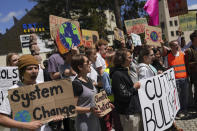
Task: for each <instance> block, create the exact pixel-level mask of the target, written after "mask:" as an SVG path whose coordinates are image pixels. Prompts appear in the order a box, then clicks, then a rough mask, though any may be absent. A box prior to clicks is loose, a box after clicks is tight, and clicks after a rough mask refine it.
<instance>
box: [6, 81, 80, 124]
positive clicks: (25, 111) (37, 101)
mask: <svg viewBox="0 0 197 131" xmlns="http://www.w3.org/2000/svg"><path fill="white" fill-rule="evenodd" d="M8 94H9V101H10V105H11V109H12V112H13V119H15V120H17V121H22V122H30V121H34V120H40V121H42V122H43V123H47V122H49V121H51V118H52V117H53V116H55V115H63V116H65V117H73V116H76V113H75V106H76V100H75V98H74V94H73V88H72V84H71V82H70V81H68V80H58V81H51V82H46V83H41V84H36V85H29V86H22V87H19V88H15V89H11V90H8Z"/></svg>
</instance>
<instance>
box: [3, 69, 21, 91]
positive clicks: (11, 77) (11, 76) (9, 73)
mask: <svg viewBox="0 0 197 131" xmlns="http://www.w3.org/2000/svg"><path fill="white" fill-rule="evenodd" d="M18 81H19V73H18V67H0V89H7V88H8V87H11V86H13V85H14V84H17V82H18Z"/></svg>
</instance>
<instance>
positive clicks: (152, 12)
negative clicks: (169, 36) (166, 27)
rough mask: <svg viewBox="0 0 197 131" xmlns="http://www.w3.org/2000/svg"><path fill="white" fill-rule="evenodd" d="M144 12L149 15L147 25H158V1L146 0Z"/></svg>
mask: <svg viewBox="0 0 197 131" xmlns="http://www.w3.org/2000/svg"><path fill="white" fill-rule="evenodd" d="M144 10H145V11H146V12H147V13H148V14H149V17H150V19H149V23H148V24H149V25H151V26H157V25H159V2H158V0H147V2H146V4H145V5H144Z"/></svg>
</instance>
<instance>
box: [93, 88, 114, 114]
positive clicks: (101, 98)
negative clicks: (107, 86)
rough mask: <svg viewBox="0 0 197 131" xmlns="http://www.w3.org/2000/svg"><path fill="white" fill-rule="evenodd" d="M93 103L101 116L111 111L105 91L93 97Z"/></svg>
mask: <svg viewBox="0 0 197 131" xmlns="http://www.w3.org/2000/svg"><path fill="white" fill-rule="evenodd" d="M95 103H96V107H97V108H98V110H100V111H102V115H103V116H105V115H106V114H108V113H109V112H111V111H112V108H111V106H110V100H109V99H108V97H107V94H106V92H105V91H102V92H100V93H98V94H96V95H95Z"/></svg>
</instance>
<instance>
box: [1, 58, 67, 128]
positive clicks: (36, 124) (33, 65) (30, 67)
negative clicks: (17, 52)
mask: <svg viewBox="0 0 197 131" xmlns="http://www.w3.org/2000/svg"><path fill="white" fill-rule="evenodd" d="M18 69H19V75H20V80H21V82H20V83H18V84H17V85H14V86H12V87H10V88H9V89H14V88H18V87H20V86H22V85H32V84H36V83H37V82H36V78H37V75H38V70H39V67H38V61H37V60H36V59H35V58H34V57H33V56H32V55H23V56H21V57H20V58H19V62H18ZM9 116H11V107H10V104H9V100H8V97H5V100H4V101H3V103H2V104H1V106H0V124H2V125H4V126H6V127H10V128H12V129H11V130H13V131H19V130H20V129H21V130H22V131H24V130H37V131H43V130H44V131H52V130H51V129H50V127H49V126H47V125H44V126H42V123H41V122H40V121H32V122H19V121H16V120H13V119H11V118H10V117H9ZM61 119H63V117H62V116H55V117H54V120H61ZM41 126H42V127H41ZM15 128H17V129H15Z"/></svg>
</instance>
